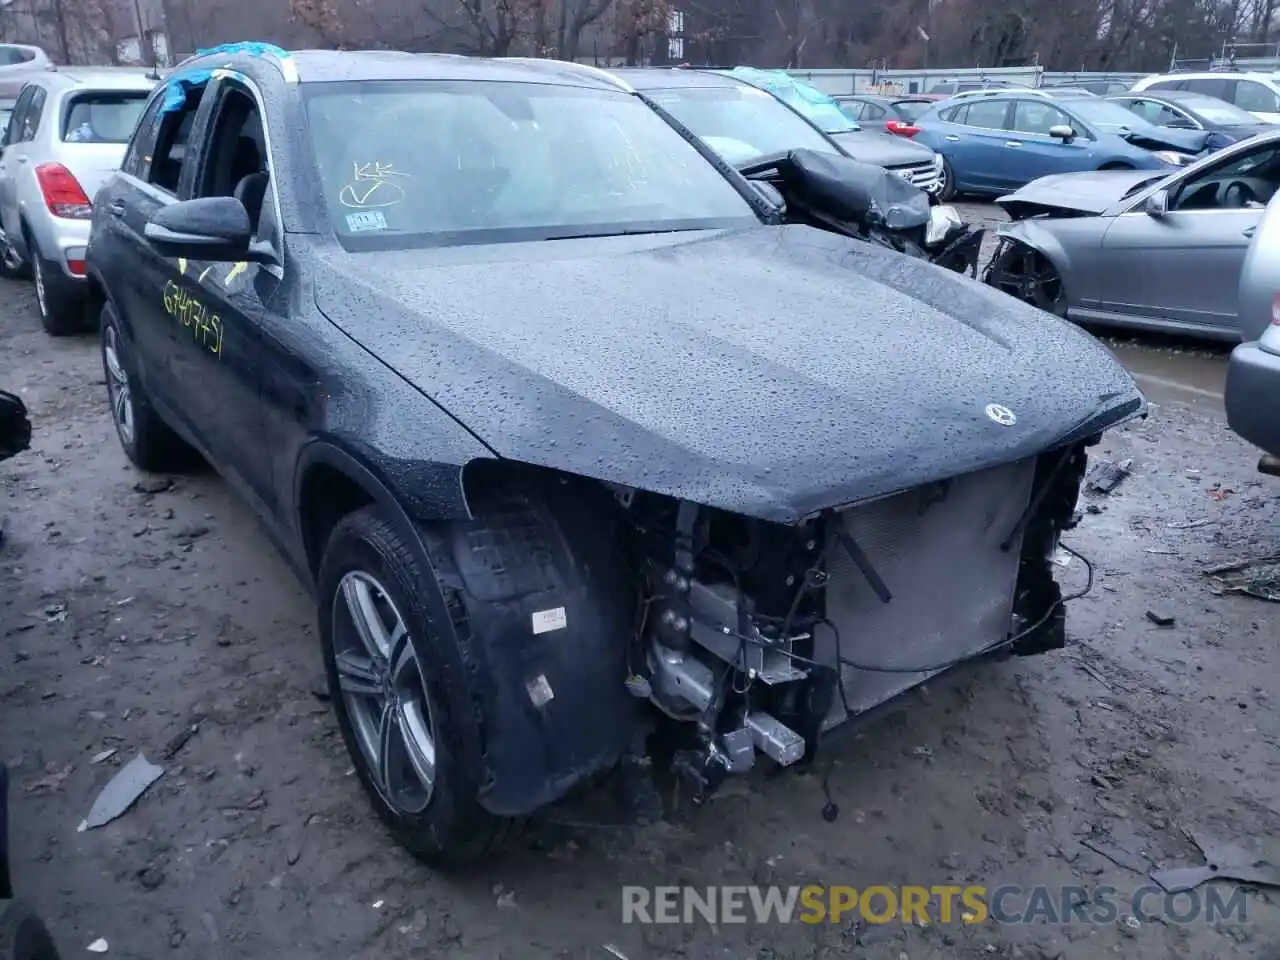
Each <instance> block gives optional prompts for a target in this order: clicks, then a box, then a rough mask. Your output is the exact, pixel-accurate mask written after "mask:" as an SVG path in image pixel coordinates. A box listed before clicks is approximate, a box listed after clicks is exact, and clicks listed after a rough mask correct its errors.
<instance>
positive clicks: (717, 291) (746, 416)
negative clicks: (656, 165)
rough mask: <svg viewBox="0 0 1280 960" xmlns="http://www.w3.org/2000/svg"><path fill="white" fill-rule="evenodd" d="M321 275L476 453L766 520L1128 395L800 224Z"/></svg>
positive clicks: (1031, 334) (465, 253) (1037, 342)
mask: <svg viewBox="0 0 1280 960" xmlns="http://www.w3.org/2000/svg"><path fill="white" fill-rule="evenodd" d="M319 267H320V269H319V271H318V278H319V279H318V280H317V288H316V295H317V302H318V304H319V306H320V309H321V310H322V311H323V312H324V314H325V315H326V316H327V317H328V318H329V319H330V320H331V321H332V322H333V323H335V324H336V325H338V326H339V327H340V328H342V329H343V330H344V331H345V332H346V333H347V334H348V335H349V336H351V337H352V338H353V339H355V340H356V341H358V342H359V343H361V344H362V345H363V346H364V347H365V348H366V349H367V350H369V351H370V352H371V353H373V354H375V355H376V356H378V357H379V358H380V359H381V360H382V361H383V362H385V363H387V364H389V365H390V366H391V367H392V368H394V369H395V370H396V371H397V372H398V373H399V374H400V375H402V376H403V377H405V378H406V379H407V380H409V381H410V382H412V383H413V384H415V385H416V386H417V387H418V389H420V390H421V391H422V392H423V393H425V394H426V395H427V396H429V397H431V398H432V400H434V401H435V402H436V403H437V404H439V405H440V406H441V407H442V408H443V409H444V410H446V411H447V412H448V413H449V414H451V415H452V416H453V417H454V418H455V419H457V420H458V421H459V422H460V423H461V424H463V425H464V426H465V427H467V428H468V429H469V430H471V431H472V432H473V433H474V434H475V435H476V436H477V437H478V438H479V439H480V440H481V441H482V442H483V443H484V444H486V445H487V446H488V447H489V448H490V449H491V450H493V451H494V453H495V454H496V455H497V456H500V457H505V458H511V459H514V460H517V461H522V462H525V463H529V464H534V465H538V466H544V467H549V468H554V469H557V470H561V471H566V472H569V473H573V474H577V475H581V476H587V477H592V478H595V479H599V480H606V481H611V482H614V483H619V484H625V485H627V486H632V487H637V488H640V489H644V490H648V491H651V492H654V493H659V494H667V495H670V496H674V497H679V498H683V499H688V500H691V501H694V502H697V503H701V504H705V505H709V506H714V507H720V508H723V509H726V510H730V511H733V512H736V513H741V514H745V515H749V516H757V517H760V518H763V519H768V520H776V521H783V522H794V521H796V520H798V519H800V518H802V517H804V516H808V515H811V514H813V513H815V512H816V511H819V510H822V509H825V508H828V507H835V506H842V505H845V504H850V503H854V502H857V501H861V500H865V499H869V498H873V497H877V496H881V495H884V494H888V493H892V492H895V491H898V490H902V489H907V488H910V487H914V486H917V485H920V484H923V483H927V482H930V481H935V480H939V479H943V478H945V477H949V476H956V475H959V474H963V473H968V472H970V471H974V470H979V469H982V468H985V467H990V466H994V465H997V464H1001V463H1006V462H1010V461H1013V460H1017V459H1021V458H1023V457H1026V456H1029V455H1032V454H1034V453H1037V452H1040V451H1042V450H1044V449H1047V448H1051V447H1054V446H1056V445H1059V444H1060V443H1062V442H1064V441H1065V440H1066V439H1068V438H1071V439H1077V438H1081V437H1083V436H1086V435H1090V434H1096V433H1098V432H1100V431H1101V430H1102V429H1105V428H1106V427H1109V426H1112V425H1114V424H1115V423H1116V422H1119V421H1120V420H1122V419H1128V418H1129V417H1131V416H1133V415H1135V414H1136V413H1138V412H1140V411H1141V409H1143V408H1144V407H1145V402H1144V401H1143V399H1142V397H1141V394H1140V393H1139V392H1138V389H1137V387H1136V386H1135V385H1134V382H1133V380H1132V379H1131V378H1130V377H1129V375H1128V374H1127V373H1126V372H1125V371H1124V370H1123V369H1122V368H1121V367H1120V365H1119V364H1118V363H1117V362H1116V361H1115V360H1114V359H1113V358H1112V356H1111V355H1110V353H1108V352H1107V351H1106V350H1105V349H1104V348H1103V347H1102V346H1101V345H1099V344H1098V343H1097V342H1095V341H1094V340H1093V339H1092V338H1091V337H1089V336H1088V335H1087V334H1085V333H1083V332H1082V331H1080V330H1079V329H1077V328H1076V327H1074V326H1073V325H1071V324H1069V323H1067V322H1066V321H1063V320H1059V319H1057V318H1055V317H1052V316H1049V315H1048V314H1045V313H1042V312H1040V311H1038V310H1036V309H1034V308H1032V307H1030V306H1027V305H1026V304H1023V303H1021V302H1018V301H1016V300H1015V299H1013V298H1012V297H1008V296H1006V295H1004V294H1002V293H999V292H997V291H995V290H992V289H991V288H989V287H986V286H984V285H982V284H980V283H977V282H975V281H973V280H970V279H968V278H964V277H959V276H958V275H956V274H954V273H952V272H950V271H947V270H943V269H941V268H937V267H934V266H932V265H930V264H927V263H924V262H922V261H920V260H918V259H912V258H909V257H906V256H903V255H900V254H898V253H894V252H892V251H888V250H883V249H880V248H877V247H874V246H872V245H870V244H866V243H862V242H859V241H855V240H849V239H847V238H843V237H839V236H836V235H834V234H830V233H827V232H825V231H819V230H814V229H811V228H807V227H801V226H788V227H766V226H761V227H758V228H750V229H745V230H736V231H706V232H697V233H665V234H650V235H643V236H620V237H609V238H591V239H582V240H558V241H542V242H538V243H520V244H514V243H512V244H493V245H483V246H481V245H475V246H462V247H449V248H435V249H429V250H411V251H402V252H378V253H366V254H344V253H340V252H334V253H328V254H325V255H324V257H323V262H321V263H320V264H319ZM991 404H998V405H1000V406H1002V407H1004V408H1007V410H1008V411H1012V413H1013V415H1014V416H1015V417H1016V422H1015V423H1012V424H1010V425H1002V424H1001V423H999V422H997V419H993V417H992V416H991V415H989V413H988V409H987V408H988V406H989V405H991ZM996 413H997V415H998V416H999V415H1000V414H1001V411H996ZM1000 418H1001V419H1007V417H1000Z"/></svg>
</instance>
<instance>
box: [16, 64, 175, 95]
mask: <svg viewBox="0 0 1280 960" xmlns="http://www.w3.org/2000/svg"><path fill="white" fill-rule="evenodd" d="M27 82H28V83H38V84H39V85H40V86H42V87H44V88H45V89H47V90H50V91H62V90H75V89H80V88H89V89H93V90H143V91H146V90H150V89H151V88H152V87H154V86H155V85H156V84H157V83H158V82H159V80H158V79H157V78H156V75H155V74H149V73H148V71H146V70H139V69H136V68H133V69H130V68H119V67H117V68H114V69H113V68H111V67H60V68H58V69H56V70H49V71H45V72H41V73H38V74H32V76H31V78H30V79H29V80H28V81H27Z"/></svg>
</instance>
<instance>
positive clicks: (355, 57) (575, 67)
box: [174, 44, 685, 90]
mask: <svg viewBox="0 0 1280 960" xmlns="http://www.w3.org/2000/svg"><path fill="white" fill-rule="evenodd" d="M230 46H231V47H235V46H237V45H234V44H233V45H230ZM254 59H267V60H271V61H273V62H275V63H276V64H277V65H279V66H281V67H282V69H283V64H284V63H285V62H286V61H287V62H288V63H289V64H290V70H289V71H288V72H287V73H286V76H288V75H289V74H290V73H292V74H293V75H294V76H296V78H297V80H298V82H299V83H333V82H341V81H357V82H358V81H376V80H489V81H509V82H514V83H541V84H551V85H558V86H567V87H568V86H572V87H589V88H596V89H601V90H626V89H627V86H626V84H625V83H624V82H622V81H620V80H618V79H617V78H616V77H614V76H612V75H610V74H609V73H606V72H605V71H604V70H600V69H598V68H596V67H591V66H587V65H586V64H578V63H571V62H568V61H564V60H544V59H535V58H532V57H469V56H463V55H462V54H451V53H405V52H402V51H398V50H291V51H284V50H281V51H279V52H278V53H276V52H275V51H274V50H273V51H269V52H266V53H257V52H254V51H246V50H243V49H226V48H217V47H215V48H214V49H213V50H210V51H209V52H208V53H205V54H200V55H197V56H195V57H192V58H191V59H189V60H184V61H183V62H182V63H180V64H179V65H178V66H177V67H176V68H175V70H174V73H185V72H187V71H189V70H201V69H209V68H217V67H224V66H228V65H230V64H233V63H236V62H237V61H239V62H240V63H244V62H246V60H254ZM670 72H672V73H675V72H677V71H674V70H673V71H670ZM678 72H680V73H684V72H685V71H678Z"/></svg>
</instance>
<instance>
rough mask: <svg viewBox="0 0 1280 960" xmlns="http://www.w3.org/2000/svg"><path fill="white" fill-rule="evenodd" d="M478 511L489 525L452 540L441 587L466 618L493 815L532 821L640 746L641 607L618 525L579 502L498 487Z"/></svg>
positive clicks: (460, 631) (472, 524) (469, 528)
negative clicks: (636, 740) (635, 669)
mask: <svg viewBox="0 0 1280 960" xmlns="http://www.w3.org/2000/svg"><path fill="white" fill-rule="evenodd" d="M472 507H473V510H474V512H475V514H476V519H474V520H467V521H454V522H451V523H449V524H447V525H446V526H445V528H444V531H445V536H444V539H445V540H446V542H447V549H448V555H447V557H445V558H438V560H437V564H438V565H437V575H438V577H439V579H440V581H441V584H442V586H443V587H444V588H445V590H446V591H449V590H453V591H455V600H457V601H460V605H461V608H462V609H461V611H459V612H460V613H461V614H462V615H463V616H464V617H465V621H460V619H459V617H458V616H455V618H454V619H455V629H456V632H457V635H458V639H459V645H460V648H461V650H462V655H463V659H464V662H465V663H466V666H467V674H468V677H469V678H470V680H471V682H472V684H473V698H474V700H475V702H476V704H477V707H478V712H479V718H480V724H481V731H482V747H483V753H484V763H485V767H486V770H485V776H484V779H483V783H484V786H483V787H482V788H481V792H480V797H479V799H480V803H481V804H482V805H483V806H484V807H485V808H486V809H487V810H489V811H490V812H491V813H494V814H497V815H499V816H509V817H515V816H524V815H527V814H529V813H532V812H533V811H535V810H537V809H539V808H540V807H544V806H546V805H547V804H549V803H552V802H553V801H555V800H558V799H560V798H561V797H563V796H564V795H565V794H566V793H568V792H569V791H570V790H571V789H573V788H574V787H575V786H577V785H579V784H581V783H583V782H584V781H585V780H587V779H588V778H590V777H592V776H593V775H595V774H596V773H599V772H601V771H603V770H606V769H608V768H610V767H612V766H613V765H614V764H615V763H617V761H618V760H619V759H620V758H621V757H622V756H623V754H624V753H625V752H626V751H627V749H628V748H629V747H630V746H631V744H632V742H633V734H634V732H635V730H636V729H637V723H638V721H639V719H640V702H639V701H638V700H636V699H635V698H634V697H632V696H631V695H629V693H628V692H627V690H626V688H625V686H624V682H625V680H626V676H627V648H628V644H629V642H630V639H631V637H630V635H631V633H632V632H633V630H634V613H635V600H634V597H635V594H634V591H633V589H632V587H631V584H630V582H629V579H628V577H627V574H626V569H625V564H624V562H623V559H622V558H623V557H624V556H625V554H624V552H623V551H622V550H621V549H620V543H619V539H620V538H619V536H618V534H617V533H616V532H615V529H614V524H611V523H609V522H607V519H606V516H607V515H606V514H604V513H603V512H601V511H596V510H593V509H591V508H590V507H589V506H588V505H586V504H584V502H583V501H582V499H581V498H580V497H578V496H575V495H574V494H573V493H572V492H571V491H569V490H568V489H567V488H564V487H561V486H559V485H558V484H556V483H554V482H552V483H537V484H534V485H524V484H521V485H519V486H516V485H514V484H499V485H498V486H496V487H486V488H484V489H482V490H480V491H479V492H478V494H477V496H476V498H475V501H474V502H473V503H472ZM454 606H455V608H456V607H457V606H458V604H457V603H455V604H454Z"/></svg>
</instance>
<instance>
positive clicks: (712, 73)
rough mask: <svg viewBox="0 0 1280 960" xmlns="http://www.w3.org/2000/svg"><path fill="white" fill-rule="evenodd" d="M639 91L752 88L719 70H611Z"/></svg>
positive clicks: (652, 68) (744, 81) (673, 68)
mask: <svg viewBox="0 0 1280 960" xmlns="http://www.w3.org/2000/svg"><path fill="white" fill-rule="evenodd" d="M609 72H610V73H612V74H613V75H614V76H615V77H619V78H620V79H622V80H625V81H626V82H627V83H629V84H631V86H632V87H634V88H635V89H637V90H670V89H673V88H702V89H711V88H715V87H719V88H721V89H723V88H725V87H751V88H752V89H753V90H754V89H756V88H755V87H753V86H752V85H751V84H750V83H748V82H747V81H746V80H742V79H740V78H738V77H733V76H730V75H729V74H727V73H723V72H721V71H719V70H696V69H695V70H688V69H682V68H680V67H622V68H619V69H617V70H610V71H609Z"/></svg>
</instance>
